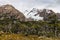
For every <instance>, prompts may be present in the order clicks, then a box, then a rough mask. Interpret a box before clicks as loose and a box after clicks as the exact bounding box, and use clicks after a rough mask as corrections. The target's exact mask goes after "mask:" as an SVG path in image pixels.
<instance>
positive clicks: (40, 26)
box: [0, 13, 60, 37]
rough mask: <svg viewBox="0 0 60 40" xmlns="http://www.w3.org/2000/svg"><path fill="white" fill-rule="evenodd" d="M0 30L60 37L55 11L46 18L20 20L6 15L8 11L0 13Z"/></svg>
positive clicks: (59, 26)
mask: <svg viewBox="0 0 60 40" xmlns="http://www.w3.org/2000/svg"><path fill="white" fill-rule="evenodd" d="M0 31H1V32H3V33H10V34H12V33H13V34H23V35H25V36H28V35H37V36H46V37H60V21H59V20H58V18H57V16H56V15H55V13H53V14H52V15H51V14H50V15H49V16H47V19H45V18H44V19H43V20H39V21H20V19H16V17H15V16H8V13H6V14H4V13H2V14H0ZM1 34H2V33H0V35H1Z"/></svg>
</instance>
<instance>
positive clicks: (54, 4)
mask: <svg viewBox="0 0 60 40" xmlns="http://www.w3.org/2000/svg"><path fill="white" fill-rule="evenodd" d="M3 4H11V5H13V6H14V7H15V8H16V9H18V10H20V11H22V12H24V11H25V10H29V9H32V8H39V9H43V8H47V9H52V10H54V11H56V12H59V11H60V0H0V5H3Z"/></svg>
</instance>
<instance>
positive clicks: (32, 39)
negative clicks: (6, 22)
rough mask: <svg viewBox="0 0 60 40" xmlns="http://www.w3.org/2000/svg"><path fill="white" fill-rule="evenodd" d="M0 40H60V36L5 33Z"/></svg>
mask: <svg viewBox="0 0 60 40" xmlns="http://www.w3.org/2000/svg"><path fill="white" fill-rule="evenodd" d="M0 40H60V38H48V37H43V36H40V37H38V36H36V35H29V36H24V35H20V34H4V35H1V36H0Z"/></svg>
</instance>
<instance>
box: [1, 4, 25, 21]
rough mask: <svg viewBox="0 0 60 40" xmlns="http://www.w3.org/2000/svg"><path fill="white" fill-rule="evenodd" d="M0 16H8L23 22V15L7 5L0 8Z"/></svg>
mask: <svg viewBox="0 0 60 40" xmlns="http://www.w3.org/2000/svg"><path fill="white" fill-rule="evenodd" d="M0 14H8V15H9V16H15V17H16V19H20V21H24V20H25V16H24V14H23V13H22V12H20V11H18V10H17V9H15V8H14V7H13V6H12V5H9V4H7V5H3V6H0Z"/></svg>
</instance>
